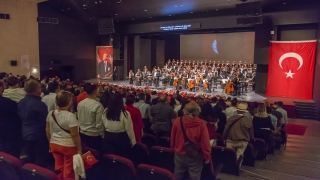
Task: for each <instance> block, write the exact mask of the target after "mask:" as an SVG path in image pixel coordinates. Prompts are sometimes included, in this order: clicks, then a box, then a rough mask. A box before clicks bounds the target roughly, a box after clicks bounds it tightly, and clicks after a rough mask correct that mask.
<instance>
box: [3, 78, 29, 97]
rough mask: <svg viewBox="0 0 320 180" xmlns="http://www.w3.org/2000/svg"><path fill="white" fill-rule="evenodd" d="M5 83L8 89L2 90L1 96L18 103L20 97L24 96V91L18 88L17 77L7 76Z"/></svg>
mask: <svg viewBox="0 0 320 180" xmlns="http://www.w3.org/2000/svg"><path fill="white" fill-rule="evenodd" d="M7 84H8V86H9V89H6V90H4V92H3V94H2V96H3V97H6V98H9V99H11V100H13V101H14V102H16V103H18V102H19V101H20V100H21V99H23V98H24V97H25V96H26V92H25V91H24V90H23V89H21V88H18V85H19V79H18V78H17V77H14V76H9V77H8V79H7Z"/></svg>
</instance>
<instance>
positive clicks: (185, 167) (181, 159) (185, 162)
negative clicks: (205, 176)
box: [170, 102, 211, 180]
mask: <svg viewBox="0 0 320 180" xmlns="http://www.w3.org/2000/svg"><path fill="white" fill-rule="evenodd" d="M199 112H200V107H199V106H198V105H197V104H196V103H195V102H191V103H188V104H187V105H186V106H185V108H184V114H185V115H184V116H182V117H179V118H177V119H176V120H175V121H174V122H173V127H172V133H171V142H170V146H171V149H173V151H174V152H175V155H174V164H175V167H174V176H175V179H176V180H182V179H184V178H185V174H186V172H189V179H192V180H200V178H201V171H202V167H203V161H204V162H205V164H208V163H210V160H211V146H210V143H209V141H210V140H209V134H208V130H207V127H206V123H205V121H203V120H202V119H200V118H199V117H198V115H199ZM181 124H182V125H181ZM181 126H183V128H184V130H185V132H186V136H187V137H188V139H189V140H190V141H191V142H192V143H194V144H195V145H196V147H197V149H198V152H200V153H199V154H198V156H197V157H194V158H191V157H189V156H187V154H186V151H185V149H184V144H185V139H184V136H183V132H182V127H181Z"/></svg>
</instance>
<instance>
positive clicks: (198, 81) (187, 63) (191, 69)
mask: <svg viewBox="0 0 320 180" xmlns="http://www.w3.org/2000/svg"><path fill="white" fill-rule="evenodd" d="M255 72H256V65H255V64H253V63H252V62H249V63H247V62H243V63H242V62H241V61H239V62H238V63H236V62H235V61H233V62H232V63H230V62H229V61H226V62H225V61H222V62H221V63H220V61H217V62H216V61H212V60H192V61H191V60H175V59H173V60H170V59H169V60H168V61H167V63H165V66H164V67H163V68H160V67H156V66H155V67H154V68H153V70H152V71H151V72H150V71H148V68H147V67H146V66H145V67H144V69H143V71H142V72H141V71H140V69H138V71H137V72H136V73H135V74H134V72H133V71H132V70H130V72H129V84H133V78H135V81H136V85H137V86H141V85H145V86H152V85H153V86H155V87H156V88H157V87H159V83H160V82H162V85H164V86H167V85H169V86H171V87H174V88H175V89H177V90H179V89H180V90H182V89H189V90H190V91H197V90H200V89H202V90H204V91H207V92H208V93H211V91H212V88H213V84H214V83H215V84H217V83H219V84H220V85H221V87H222V88H224V92H225V93H226V94H231V93H233V94H235V95H239V94H240V93H241V92H243V91H247V87H248V84H252V85H255V84H253V83H255ZM141 82H143V84H142V83H141Z"/></svg>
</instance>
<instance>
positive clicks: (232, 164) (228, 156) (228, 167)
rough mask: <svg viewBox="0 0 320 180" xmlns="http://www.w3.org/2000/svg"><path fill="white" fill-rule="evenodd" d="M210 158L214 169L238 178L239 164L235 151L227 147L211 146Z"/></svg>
mask: <svg viewBox="0 0 320 180" xmlns="http://www.w3.org/2000/svg"><path fill="white" fill-rule="evenodd" d="M211 158H212V162H213V165H214V169H215V170H217V171H219V170H220V169H221V172H223V173H227V174H232V175H236V176H239V163H238V161H237V155H236V151H235V150H234V149H232V148H228V147H220V146H213V147H212V151H211Z"/></svg>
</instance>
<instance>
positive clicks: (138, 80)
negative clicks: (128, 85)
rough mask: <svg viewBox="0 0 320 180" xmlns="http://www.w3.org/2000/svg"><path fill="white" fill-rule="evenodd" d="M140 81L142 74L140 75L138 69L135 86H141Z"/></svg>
mask: <svg viewBox="0 0 320 180" xmlns="http://www.w3.org/2000/svg"><path fill="white" fill-rule="evenodd" d="M141 80H142V73H141V71H140V69H138V71H137V73H136V85H137V86H141Z"/></svg>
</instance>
